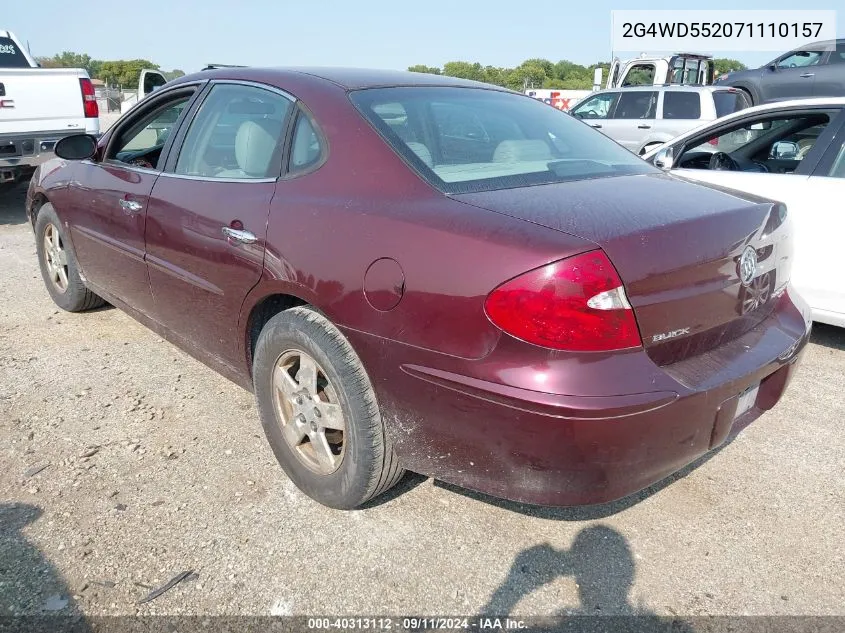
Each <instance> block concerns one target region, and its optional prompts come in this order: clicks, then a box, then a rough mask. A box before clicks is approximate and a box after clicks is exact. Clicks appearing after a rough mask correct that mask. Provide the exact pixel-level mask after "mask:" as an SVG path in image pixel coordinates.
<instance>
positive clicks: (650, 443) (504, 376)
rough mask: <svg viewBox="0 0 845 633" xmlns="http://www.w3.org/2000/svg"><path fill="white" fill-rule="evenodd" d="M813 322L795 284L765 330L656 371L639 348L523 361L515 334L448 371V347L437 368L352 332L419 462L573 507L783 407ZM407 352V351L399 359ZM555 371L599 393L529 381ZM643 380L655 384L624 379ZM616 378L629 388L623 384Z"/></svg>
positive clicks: (441, 475)
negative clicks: (745, 405)
mask: <svg viewBox="0 0 845 633" xmlns="http://www.w3.org/2000/svg"><path fill="white" fill-rule="evenodd" d="M810 328H811V320H810V313H809V310H808V309H807V307H806V305H804V304H803V302H802V301H801V300H800V299H799V298H797V297H795V299H794V300H793V299H791V298H790V297H789V295H787V294H785V295H784V297H783V300H782V301H781V302H780V305H779V307H778V309H777V310H776V311H775V312H774V313H773V314H772V315H771V316H770V317H769V318H767V319H766V320H765V321H764V322H762V323H761V324H759V325H758V326H757V327H756V328H754V329H753V330H751V331H749V332H746V333H745V334H744V335H742V336H741V337H739V338H738V339H735V340H734V341H731V342H730V343H729V344H726V345H724V346H722V347H720V348H718V349H717V350H714V351H713V352H711V353H707V354H701V355H699V356H698V357H695V358H693V359H689V360H688V361H684V362H683V363H678V364H676V365H675V366H668V367H657V366H656V365H654V363H652V362H651V361H650V360H649V359H648V357H647V355H646V354H645V353H644V352H642V351H641V350H640V351H637V352H635V353H632V354H624V355H620V354H617V355H615V356H614V355H608V356H596V357H595V360H592V361H590V362H587V363H585V362H583V360H579V361H578V362H576V363H574V364H572V363H569V364H568V361H567V360H566V359H563V360H561V359H558V358H556V357H554V354H552V355H551V358H547V361H546V362H545V363H536V362H534V363H532V364H531V365H530V366H523V367H521V368H518V367H514V366H513V365H512V364H511V361H512V360H513V359H512V358H510V357H509V354H508V349H507V348H508V347H509V345H510V344H509V343H508V341H510V340H511V339H509V337H503V338H502V341H500V344H499V347H497V350H496V351H494V352H493V353H492V354H491V355H490V356H488V357H487V358H485V359H483V360H481V361H473V362H468V361H467V362H465V361H458V360H453V361H452V362H451V365H452V366H451V367H446V365H448V364H449V361H447V362H445V363H444V362H442V357H440V358H439V359H437V360H440V361H441V362H440V363H439V366H436V365H434V363H433V362H431V361H434V360H435V359H434V358H432V357H431V355H430V354H428V353H426V352H422V351H420V350H410V349H408V348H406V347H405V346H400V345H398V344H395V343H389V342H386V341H384V340H377V341H374V340H371V338H372V337H368V336H366V335H361V334H359V333H355V332H348V333H347V334H348V336H349V337H350V339H351V340H352V342H353V345H354V346H355V347H356V349H357V350H358V351H359V354H360V355H361V357H362V360H364V363H365V365H366V366H367V369H368V371H369V372H370V373H371V377H372V378H373V382H374V384H375V386H376V391H377V395H378V397H379V400H380V405H381V407H382V410H383V414H384V418H385V421H386V424H387V425H388V430H389V432H390V435H391V438H392V440H393V443H394V448H395V450H396V451H397V453H398V454H399V457H400V459H401V460H402V462H403V464H404V465H405V466H406V467H407V468H408V469H410V470H413V471H416V472H420V473H422V474H426V475H429V476H433V477H436V478H438V479H442V480H444V481H447V482H450V483H453V484H456V485H458V486H461V487H466V488H470V489H474V490H478V491H481V492H484V493H487V494H491V495H494V496H497V497H502V498H505V499H510V500H513V501H519V502H526V503H533V504H540V505H551V506H573V505H589V504H596V503H604V502H608V501H613V500H615V499H619V498H622V497H625V496H627V495H630V494H632V493H635V492H638V491H639V490H642V489H643V488H646V487H648V486H649V485H652V484H654V483H656V482H658V481H660V480H662V479H664V478H665V477H667V476H669V475H671V474H672V473H674V472H676V471H678V470H679V469H681V468H683V467H684V466H685V465H687V464H689V463H690V462H692V461H694V460H696V459H697V458H699V457H701V456H702V455H704V454H706V453H707V452H708V451H710V450H712V449H714V448H716V447H718V446H719V445H721V444H723V443H724V442H725V441H726V440H727V439H728V437H729V436H731V435H732V434H735V433H738V432H739V431H740V430H741V429H742V428H744V427H745V426H747V425H748V424H750V423H751V422H752V421H753V420H754V419H756V418H758V417H759V416H760V415H761V414H762V413H763V412H764V411H766V410H768V409H771V408H772V407H774V406H775V404H776V403H777V402H778V401H779V400H780V398H781V396H782V395H783V393H784V391H785V389H786V387H787V385H788V384H789V382H790V380H791V378H792V376H793V375H794V372H795V370H796V368H797V366H798V364H799V362H800V359H801V357H802V355H803V350H804V347H805V345H806V343H807V341H808V340H809V335H810ZM522 347H523V349H524V346H522ZM387 348H390V349H387ZM397 352H398V353H397ZM400 354H401V355H403V356H404V357H405V358H404V362H400V363H399V366H398V367H397V364H396V362H395V359H396V357H397V356H399V355H400ZM547 356H548V353H547ZM426 361H428V362H426ZM468 370H469V371H468ZM555 371H570V372H576V373H577V376H576V377H575V378H574V379H573V383H578V384H581V385H595V387H594V388H592V389H589V388H588V387H586V386H585V387H582V393H587V394H588V395H561V394H559V393H545V392H542V391H539V390H534V389H526V388H525V384H526V380H528V381H533V383H534V384H539V383H549V382H555V377H554V376H551V377H550V376H549V374H550V373H552V372H555ZM472 374H475V375H474V376H473V375H472ZM481 374H485V375H484V376H483V377H481ZM491 378H493V380H491ZM518 382H519V383H521V384H520V386H516V385H515V384H514V383H518ZM757 383H760V387H759V391H758V394H757V398H756V401H755V403H754V405H753V406H752V408H751V409H750V410H749V411H748V412H747V413H745V414H744V415H742V416H740V417H738V418H736V412H737V405H738V400H739V395H740V394H741V393H742V392H743V391H744V390H746V389H747V388H748V387H751V386H752V385H755V384H757ZM637 384H640V385H642V386H643V387H646V388H642V389H641V390H640V389H637V390H636V392H632V391H630V390H629V389H626V387H630V386H634V385H637ZM648 386H651V387H652V388H651V389H648V388H647V387H648ZM614 388H617V389H619V390H620V392H621V393H622V395H616V394H613V393H611V392H612V391H613V389H614ZM601 389H604V390H605V391H606V393H604V394H599V393H598V392H599V391H600V390H601ZM570 393H571V392H570Z"/></svg>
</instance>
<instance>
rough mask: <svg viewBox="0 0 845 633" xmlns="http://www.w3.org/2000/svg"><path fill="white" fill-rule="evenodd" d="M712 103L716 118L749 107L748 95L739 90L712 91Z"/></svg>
mask: <svg viewBox="0 0 845 633" xmlns="http://www.w3.org/2000/svg"><path fill="white" fill-rule="evenodd" d="M713 103H714V105H715V106H716V117H717V118H720V117H723V116H725V115H726V114H731V113H732V112H739V111H740V110H744V109H745V108H749V107H751V103H750V102H749V101H748V97H746V96H745V93H744V92H742V91H741V90H731V91H728V90H720V91H718V92H714V93H713Z"/></svg>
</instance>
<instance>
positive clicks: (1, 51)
mask: <svg viewBox="0 0 845 633" xmlns="http://www.w3.org/2000/svg"><path fill="white" fill-rule="evenodd" d="M0 68H29V62H28V61H27V60H26V57H24V54H23V53H22V52H21V50H20V49H19V48H18V47H17V45H16V44H15V43H14V42H13V41H12V40H11V39H10V38H8V37H0Z"/></svg>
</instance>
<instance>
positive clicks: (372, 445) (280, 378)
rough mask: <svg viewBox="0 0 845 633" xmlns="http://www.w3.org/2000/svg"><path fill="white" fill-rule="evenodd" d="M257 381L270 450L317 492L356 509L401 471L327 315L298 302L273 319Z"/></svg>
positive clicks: (256, 367) (358, 369) (260, 352)
mask: <svg viewBox="0 0 845 633" xmlns="http://www.w3.org/2000/svg"><path fill="white" fill-rule="evenodd" d="M253 381H254V386H255V396H256V400H257V403H258V409H259V413H260V415H261V423H262V426H263V427H264V433H265V435H266V436H267V440H268V441H269V442H270V446H271V448H272V449H273V453H274V454H275V455H276V459H277V460H278V461H279V464H280V465H281V466H282V468H283V469H284V471H285V472H286V473H287V475H288V477H290V479H291V480H292V481H293V483H294V484H295V485H296V486H297V487H298V488H299V489H300V490H302V491H303V492H304V493H305V494H306V495H308V496H309V497H311V498H312V499H314V500H316V501H318V502H319V503H322V504H323V505H326V506H328V507H330V508H337V509H342V510H351V509H353V508H357V507H359V506H360V505H362V504H364V503H366V502H367V501H369V500H370V499H372V498H373V497H375V496H377V495H380V494H381V493H383V492H385V491H386V490H388V489H389V488H391V487H393V486H394V485H395V484H396V483H397V482H398V481H399V480H400V479H401V478H402V475H403V474H404V470H403V469H402V468H401V466H400V465H399V462H398V460H397V458H396V456H395V455H394V453H393V450H392V448H391V446H390V442H389V440H388V437H387V435H386V433H385V428H384V423H383V422H382V419H381V413H380V411H379V408H378V403H377V402H376V397H375V393H374V391H373V388H372V385H371V384H370V380H369V378H368V377H367V373H366V371H365V370H364V367H363V365H362V364H361V361H360V359H359V358H358V356H357V354H355V351H354V350H353V349H352V346H351V345H350V344H349V342H348V341H347V340H346V338H345V337H344V336H343V334H342V333H341V332H340V330H338V329H337V328H336V327H335V326H334V325H333V324H332V323H331V322H330V321H329V320H328V319H326V318H325V317H324V316H323V315H321V314H319V313H318V312H316V311H315V310H313V309H310V308H307V307H296V308H291V309H289V310H285V311H284V312H280V313H279V314H277V315H276V316H274V317H273V318H272V319H270V320H269V321H268V322H267V324H266V325H265V326H264V329H263V330H262V331H261V334H260V335H259V338H258V343H257V345H256V348H255V355H254V360H253Z"/></svg>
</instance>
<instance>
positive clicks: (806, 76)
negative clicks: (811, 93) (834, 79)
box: [801, 73, 816, 79]
mask: <svg viewBox="0 0 845 633" xmlns="http://www.w3.org/2000/svg"><path fill="white" fill-rule="evenodd" d="M815 76H816V73H804V74H803V75H801V77H803V78H804V79H807V78H809V77H815Z"/></svg>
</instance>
